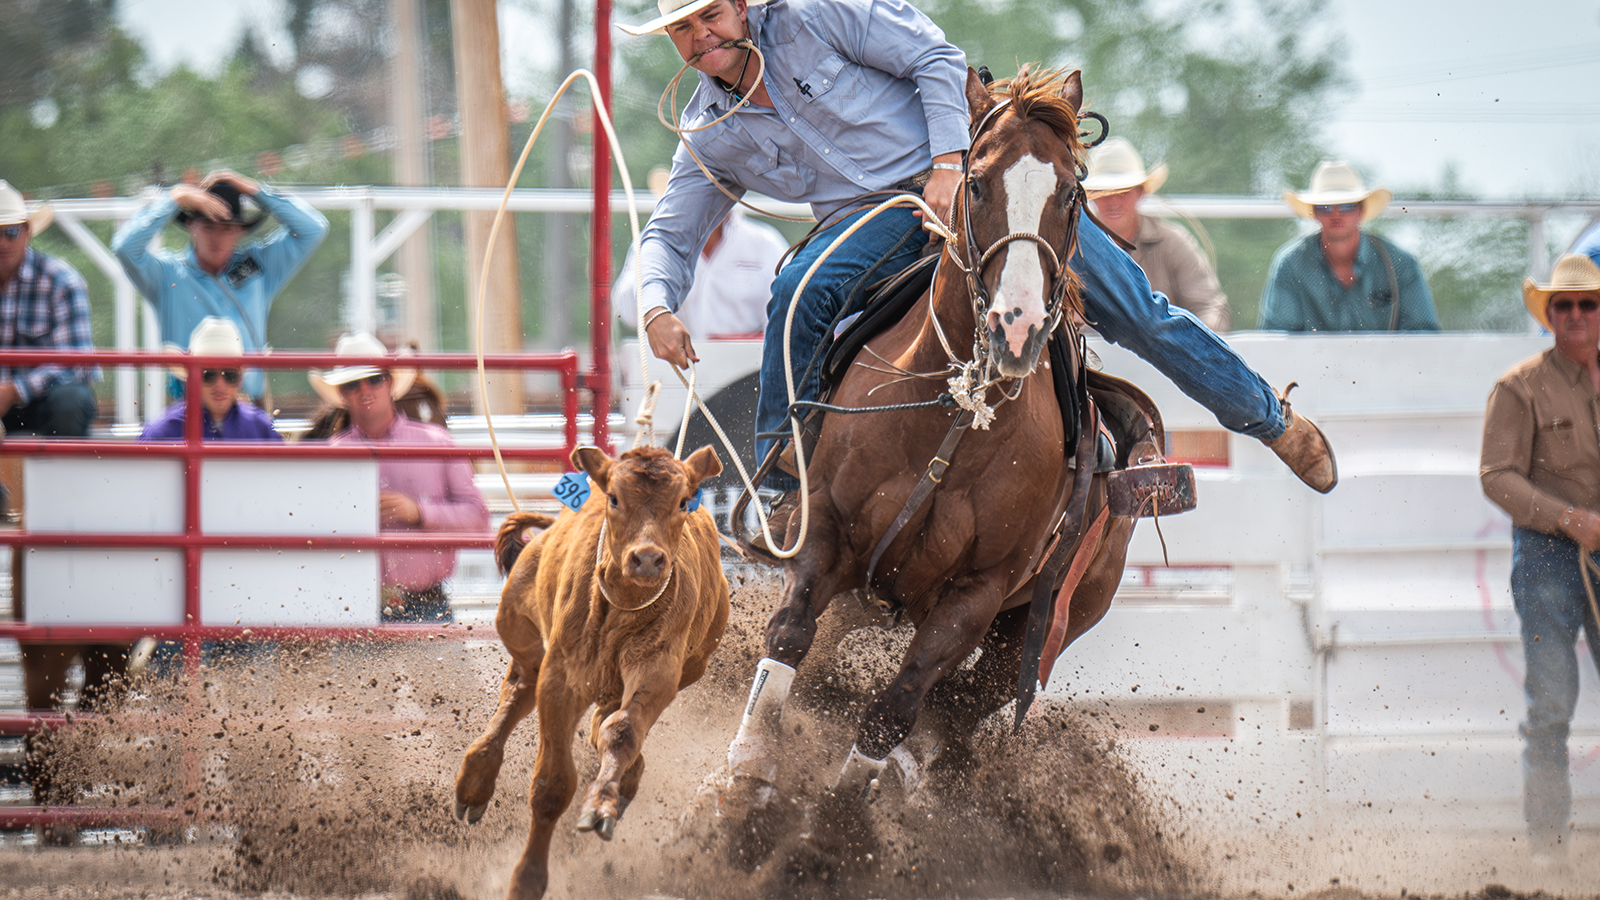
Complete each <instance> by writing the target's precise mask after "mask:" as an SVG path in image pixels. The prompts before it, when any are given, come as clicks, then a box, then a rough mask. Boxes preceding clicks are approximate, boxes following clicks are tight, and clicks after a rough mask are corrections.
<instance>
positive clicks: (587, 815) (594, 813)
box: [578, 809, 600, 831]
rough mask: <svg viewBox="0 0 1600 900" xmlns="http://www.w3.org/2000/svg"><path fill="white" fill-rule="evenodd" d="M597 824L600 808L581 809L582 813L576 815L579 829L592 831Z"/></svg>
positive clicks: (598, 822)
mask: <svg viewBox="0 0 1600 900" xmlns="http://www.w3.org/2000/svg"><path fill="white" fill-rule="evenodd" d="M598 824H600V810H598V809H586V810H584V811H583V815H581V816H579V817H578V830H579V831H593V830H594V827H595V826H596V825H598Z"/></svg>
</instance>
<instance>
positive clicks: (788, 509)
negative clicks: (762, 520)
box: [750, 491, 800, 558]
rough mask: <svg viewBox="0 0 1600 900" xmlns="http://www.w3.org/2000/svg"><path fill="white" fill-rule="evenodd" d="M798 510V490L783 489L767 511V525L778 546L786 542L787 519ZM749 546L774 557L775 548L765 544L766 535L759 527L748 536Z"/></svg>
mask: <svg viewBox="0 0 1600 900" xmlns="http://www.w3.org/2000/svg"><path fill="white" fill-rule="evenodd" d="M799 511H800V492H799V491H784V492H783V496H781V497H779V498H778V502H777V503H774V504H773V505H772V511H771V512H769V513H767V527H768V528H769V529H771V531H772V539H773V540H775V541H777V542H778V547H780V548H781V547H785V546H787V544H788V541H787V536H788V534H789V520H790V519H792V518H794V515H795V513H798V512H799ZM750 546H751V547H752V548H753V549H755V550H756V551H758V552H760V553H763V554H766V555H769V556H772V557H774V558H776V556H777V554H776V552H775V548H773V547H769V546H767V538H766V535H764V534H762V533H761V531H760V530H759V529H757V530H756V532H755V533H754V534H752V535H751V536H750Z"/></svg>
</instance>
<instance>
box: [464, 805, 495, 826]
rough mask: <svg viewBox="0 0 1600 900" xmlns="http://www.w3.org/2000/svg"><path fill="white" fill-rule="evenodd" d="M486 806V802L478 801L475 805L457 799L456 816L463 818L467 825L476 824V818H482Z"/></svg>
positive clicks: (487, 806)
mask: <svg viewBox="0 0 1600 900" xmlns="http://www.w3.org/2000/svg"><path fill="white" fill-rule="evenodd" d="M488 808H489V804H487V803H479V804H477V805H475V806H468V805H467V804H465V803H462V802H461V801H460V800H457V801H456V818H458V819H462V820H465V821H466V823H467V824H468V825H476V824H478V820H479V819H481V818H483V813H484V810H486V809H488Z"/></svg>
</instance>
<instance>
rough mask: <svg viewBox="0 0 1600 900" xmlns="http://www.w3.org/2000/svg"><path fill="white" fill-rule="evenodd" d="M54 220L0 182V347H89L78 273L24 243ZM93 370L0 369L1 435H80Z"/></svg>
mask: <svg viewBox="0 0 1600 900" xmlns="http://www.w3.org/2000/svg"><path fill="white" fill-rule="evenodd" d="M54 217H55V213H54V211H53V210H52V209H51V208H50V205H49V204H48V203H44V204H38V205H36V206H34V207H33V208H31V209H30V208H28V205H27V204H26V203H25V202H24V201H23V198H22V194H21V193H20V192H19V191H18V190H17V189H16V188H14V187H12V186H11V185H10V184H7V183H6V182H5V181H0V349H7V350H93V349H94V336H93V334H92V332H91V331H90V328H89V289H88V287H87V285H86V284H85V283H84V280H83V276H82V275H79V274H78V271H77V270H76V269H74V268H72V266H70V265H67V263H65V262H64V261H62V260H60V259H57V258H56V257H54V256H50V255H49V254H46V253H42V252H40V251H39V250H38V249H37V248H35V247H33V246H32V245H31V242H32V240H33V238H34V237H35V236H36V235H38V234H39V233H40V232H42V231H44V230H45V229H46V228H49V227H50V223H51V221H52V220H53V219H54ZM97 374H98V373H97V371H96V370H95V369H94V368H92V367H83V366H71V367H69V366H62V365H60V364H58V363H48V364H45V365H38V366H27V367H22V368H11V367H0V423H3V424H4V425H5V433H7V434H14V435H20V434H31V435H39V436H43V437H87V436H88V434H89V424H90V423H91V422H93V421H94V416H95V400H94V390H93V388H91V387H90V385H91V384H92V383H93V381H94V380H95V378H96V377H97ZM3 505H4V503H3V501H0V506H3Z"/></svg>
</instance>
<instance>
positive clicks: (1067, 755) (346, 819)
mask: <svg viewBox="0 0 1600 900" xmlns="http://www.w3.org/2000/svg"><path fill="white" fill-rule="evenodd" d="M730 583H731V585H732V587H733V591H734V596H733V602H734V615H733V619H732V621H731V622H730V625H729V630H728V634H727V636H726V638H725V639H724V643H723V647H722V649H721V650H720V651H719V652H718V654H717V656H716V657H715V659H714V660H713V663H712V666H711V668H710V670H709V671H708V672H707V674H706V677H705V678H704V679H703V680H702V681H701V682H700V683H699V684H697V685H695V686H693V687H691V688H689V689H688V690H687V691H685V692H684V693H683V694H682V695H680V696H679V698H678V700H677V701H676V702H675V703H674V705H673V706H672V707H670V708H669V709H668V710H667V712H666V714H665V715H664V716H663V717H662V719H661V721H660V722H659V723H658V725H657V726H656V728H655V729H654V730H653V731H652V732H651V734H650V736H649V738H648V740H647V741H646V743H645V757H646V760H647V765H646V770H645V775H644V782H643V786H642V788H641V790H640V793H639V796H638V798H637V799H636V801H635V802H634V803H633V804H632V805H631V806H630V807H629V808H628V811H627V814H626V816H624V818H623V819H622V821H621V822H620V823H619V825H618V828H617V833H616V839H615V840H614V841H612V842H609V843H606V842H603V841H601V840H599V839H598V838H596V837H595V836H594V835H592V834H579V833H577V832H576V831H575V829H574V828H572V827H570V825H571V823H572V821H573V820H575V817H576V810H577V806H578V804H577V803H574V804H573V805H572V807H570V808H569V810H568V814H567V816H568V817H567V819H566V820H565V824H566V827H563V828H562V829H560V830H559V831H558V832H557V836H556V840H555V843H554V845H553V847H552V850H551V856H550V858H551V869H552V871H551V884H550V891H549V896H551V897H558V898H563V897H564V898H579V897H582V898H609V897H615V898H643V897H656V898H661V897H683V898H689V897H694V898H700V897H708V898H716V897H727V898H757V897H773V898H776V897H786V898H787V897H794V898H813V897H815V898H833V897H838V898H886V900H887V898H895V900H912V898H969V897H970V898H1001V897H1010V898H1045V897H1051V898H1056V897H1064V896H1072V897H1105V898H1121V897H1126V898H1154V897H1222V896H1241V897H1243V896H1253V897H1262V896H1267V897H1284V898H1298V897H1312V898H1315V900H1357V898H1360V897H1367V896H1383V897H1407V898H1409V897H1411V896H1425V895H1426V894H1427V893H1428V892H1430V891H1442V892H1445V893H1448V894H1449V895H1451V896H1460V897H1466V896H1472V897H1474V898H1475V900H1511V898H1512V897H1514V896H1519V897H1520V896H1524V894H1518V893H1517V890H1522V889H1523V888H1524V885H1525V884H1526V883H1527V879H1526V878H1524V879H1522V881H1520V882H1519V880H1518V879H1519V877H1520V876H1519V873H1518V872H1516V871H1510V870H1504V869H1502V868H1499V867H1496V866H1495V865H1494V864H1493V860H1494V859H1496V858H1499V857H1502V856H1505V854H1503V853H1501V850H1502V849H1503V848H1499V847H1498V846H1489V845H1487V844H1484V843H1483V842H1481V841H1479V842H1477V843H1474V842H1473V841H1466V842H1461V841H1455V842H1451V841H1447V840H1442V839H1440V838H1439V837H1434V836H1430V835H1426V834H1417V833H1414V832H1410V831H1408V830H1407V829H1404V828H1393V827H1391V828H1387V829H1385V828H1384V827H1381V826H1382V823H1374V822H1372V821H1369V820H1362V821H1360V822H1356V823H1354V824H1352V825H1350V826H1349V827H1345V826H1343V825H1340V824H1338V823H1333V824H1330V823H1328V822H1326V821H1324V822H1321V823H1319V824H1318V825H1316V826H1314V827H1313V826H1310V825H1305V826H1297V825H1296V821H1297V820H1294V819H1289V818H1288V817H1287V815H1279V814H1278V812H1281V811H1278V810H1276V809H1274V810H1267V811H1265V812H1264V813H1263V815H1261V816H1257V817H1256V818H1257V819H1259V822H1258V824H1257V825H1256V826H1255V830H1254V831H1252V830H1249V829H1246V830H1240V829H1238V828H1237V827H1233V826H1231V825H1225V824H1224V823H1223V820H1221V819H1218V818H1216V817H1215V816H1213V815H1211V814H1210V813H1209V812H1208V810H1207V809H1205V808H1200V807H1194V806H1192V805H1191V807H1190V808H1185V807H1184V806H1183V805H1181V804H1180V803H1179V802H1177V801H1175V800H1173V799H1170V795H1169V792H1168V791H1167V790H1166V789H1165V787H1166V782H1165V781H1164V780H1163V779H1168V778H1172V777H1180V776H1181V772H1182V770H1183V766H1182V765H1180V764H1179V763H1180V759H1179V758H1178V757H1176V756H1175V757H1174V758H1173V759H1172V760H1171V761H1170V763H1171V765H1170V767H1169V765H1168V761H1167V760H1159V761H1157V760H1155V758H1154V757H1152V756H1151V755H1150V754H1149V753H1148V752H1143V751H1135V750H1130V749H1129V744H1128V742H1127V741H1126V740H1125V739H1124V736H1125V735H1126V734H1127V733H1128V732H1127V731H1126V730H1124V729H1123V728H1121V727H1120V726H1121V724H1122V723H1120V722H1117V721H1116V720H1115V718H1114V717H1113V716H1111V715H1109V714H1105V713H1097V714H1096V715H1093V716H1091V715H1089V714H1088V713H1087V712H1086V711H1085V710H1084V709H1083V708H1075V707H1072V706H1068V705H1064V704H1063V705H1054V706H1052V705H1046V704H1040V706H1039V708H1038V709H1037V711H1036V712H1035V714H1034V715H1031V716H1030V717H1029V718H1028V720H1027V721H1026V722H1025V724H1024V727H1023V729H1022V731H1021V732H1020V733H1019V734H1013V733H1012V730H1011V724H1010V716H1011V711H1010V708H1009V707H1008V708H1006V709H1004V710H1002V711H1001V713H1000V714H999V715H997V716H995V717H992V718H991V719H990V720H989V721H987V722H986V723H985V724H984V726H983V727H982V728H980V730H979V731H978V733H977V734H975V735H974V736H973V737H972V738H971V740H970V741H969V742H968V744H967V745H966V746H965V747H941V746H937V745H936V744H935V743H934V742H933V739H932V738H930V737H929V735H928V734H926V733H925V730H919V732H918V733H917V734H914V735H913V737H912V738H911V739H910V740H908V742H907V749H909V750H910V751H911V753H912V755H913V757H914V758H915V759H916V761H917V767H916V771H915V774H914V777H910V778H908V777H907V776H906V775H905V774H903V773H902V770H901V768H900V767H898V766H896V765H891V766H890V767H889V769H888V770H887V771H886V772H885V775H884V777H883V778H882V779H881V780H880V782H881V786H880V789H879V790H878V791H877V793H876V794H875V796H874V797H873V798H872V800H871V802H870V803H869V804H868V805H867V806H866V807H865V808H858V807H856V806H854V805H853V804H839V803H837V802H834V801H832V800H831V799H830V798H829V797H828V794H827V791H826V790H825V787H826V786H827V785H829V784H831V783H832V780H833V777H834V775H835V774H836V773H837V770H838V767H839V765H840V764H841V763H842V761H843V758H844V756H845V754H846V752H847V751H848V749H849V747H850V744H851V742H852V740H853V737H854V733H855V724H856V721H857V719H858V717H859V715H860V712H861V709H862V706H863V704H864V703H865V702H866V700H867V699H868V697H869V696H870V692H871V691H872V690H874V689H875V687H876V686H878V685H881V684H882V683H884V681H885V680H886V679H887V678H888V677H890V676H891V675H892V673H893V672H894V670H895V668H896V667H897V666H898V663H899V657H900V652H901V650H902V649H903V647H904V643H905V641H906V639H907V638H908V636H909V630H908V629H903V628H902V629H897V630H894V631H890V632H885V631H883V630H881V629H879V628H867V629H863V630H858V631H855V632H854V633H852V634H850V635H849V636H848V637H846V638H845V639H844V640H843V641H841V642H839V643H838V646H837V649H830V648H828V647H827V646H826V645H829V644H832V643H833V639H832V638H831V637H830V638H825V639H819V646H818V648H817V649H816V650H814V651H813V654H812V657H811V658H810V659H808V661H807V664H806V665H805V666H803V667H802V670H801V675H800V677H799V678H798V679H797V681H796V689H795V694H794V696H793V697H792V698H791V700H790V703H789V706H788V709H787V710H786V713H785V719H784V723H785V731H786V732H787V733H788V734H789V735H790V744H789V746H787V747H785V748H784V750H785V756H786V760H785V765H784V768H783V774H782V775H781V776H780V777H781V779H782V783H781V785H780V787H781V789H782V794H781V796H782V797H783V798H784V799H783V801H782V802H780V803H779V804H778V806H777V811H776V812H775V813H774V814H773V815H772V817H771V818H770V819H769V820H768V824H770V825H772V826H773V827H772V829H771V834H773V835H775V837H774V838H773V839H771V840H769V841H766V842H765V843H760V844H759V845H756V846H754V847H752V844H751V842H750V840H749V839H748V836H747V835H746V834H744V833H743V832H742V831H741V829H740V828H739V827H738V825H737V824H736V823H733V822H732V821H731V820H730V819H722V818H719V817H718V816H717V814H716V795H717V788H718V786H719V779H718V778H717V774H718V773H719V772H720V771H721V770H722V767H723V766H724V763H725V757H726V753H727V746H728V742H729V740H730V739H731V737H732V735H733V733H734V731H735V729H736V728H737V725H738V718H739V714H740V711H741V708H742V705H743V700H744V697H745V692H746V691H747V689H748V684H749V678H750V673H751V672H752V671H753V668H754V665H755V662H756V660H757V659H759V657H760V656H761V655H762V637H761V636H762V632H763V628H764V624H765V621H766V618H767V616H768V615H769V614H770V612H771V610H772V609H773V607H774V606H775V604H776V602H777V597H778V579H777V577H776V576H775V575H774V574H772V573H770V572H768V571H767V570H760V569H744V568H740V569H738V570H736V571H735V572H734V573H733V575H732V577H731V578H730ZM854 605H855V601H854V600H853V599H851V598H850V597H841V598H839V599H838V600H837V601H836V602H835V606H836V607H838V609H839V612H840V613H841V614H843V618H846V619H847V618H850V617H851V616H853V615H856V613H855V611H854V610H853V607H854ZM830 616H834V613H831V612H830ZM824 631H825V632H826V631H827V629H826V628H825V629H824ZM504 665H505V656H504V654H503V652H502V651H501V649H500V647H499V645H498V643H497V642H494V641H479V640H471V639H469V640H467V641H462V640H460V639H459V638H450V639H443V638H435V639H431V640H427V641H422V642H418V643H415V644H409V645H384V646H373V645H360V646H356V645H343V646H332V647H329V646H321V645H319V646H298V645H292V644H282V645H277V646H273V647H259V648H253V649H251V650H250V651H247V652H246V651H239V650H237V649H236V650H235V651H233V652H224V653H221V654H219V655H218V656H217V658H215V659H211V660H208V662H207V664H206V665H205V666H204V667H203V668H202V670H201V672H200V674H199V676H198V677H197V678H196V679H194V680H193V681H189V680H185V679H182V678H178V677H176V676H172V675H169V676H168V677H166V678H145V679H142V680H141V681H139V682H137V683H135V684H134V685H132V686H131V688H130V690H129V691H128V696H127V699H126V701H125V703H124V704H123V706H122V708H121V710H120V711H118V712H116V713H114V714H111V715H109V716H105V717H101V718H94V719H90V720H87V721H84V722H80V723H79V724H77V725H76V726H75V727H73V728H70V729H67V730H65V731H63V732H61V733H58V734H55V735H51V736H50V737H49V738H48V742H49V744H48V745H49V748H50V750H51V754H50V759H51V764H50V767H49V770H48V771H49V775H50V777H51V780H52V782H53V783H54V784H55V789H56V790H57V791H58V792H60V793H61V796H67V795H69V794H70V795H74V796H75V799H76V801H77V802H78V803H79V804H83V805H95V806H114V807H137V808H139V809H141V810H144V811H148V812H152V813H155V814H156V815H157V816H158V817H159V816H165V817H167V818H164V819H158V821H157V822H156V824H153V825H151V826H150V827H149V828H148V829H139V830H122V831H116V832H106V833H105V834H109V835H110V837H109V838H108V840H107V842H106V843H102V844H100V845H98V846H80V847H77V848H72V849H63V848H43V847H35V846H21V845H19V844H20V842H19V841H18V840H16V839H15V837H14V836H7V837H6V838H5V840H4V841H3V842H0V898H9V897H30V898H31V897H52V898H55V897H59V898H78V897H110V898H122V897H218V898H231V897H237V896H265V897H275V896H288V895H293V896H337V897H355V896H360V897H393V898H405V900H454V898H462V900H480V898H481V900H489V898H499V897H501V896H503V895H504V892H505V890H506V886H507V883H508V880H509V875H510V871H511V868H512V866H513V865H514V863H515V861H516V859H517V858H518V857H519V856H520V854H521V851H522V846H523V841H524V839H525V837H526V833H527V824H528V812H527V801H526V797H527V792H528V788H529V779H530V774H531V769H532V764H533V735H534V732H535V725H534V722H533V720H532V719H531V718H530V720H528V721H527V722H525V723H524V724H523V725H522V726H520V728H519V730H518V732H517V736H516V737H514V738H513V739H512V741H511V742H510V743H509V744H508V745H507V754H506V761H505V764H504V767H503V769H502V772H501V775H500V779H499V783H498V787H497V791H496V795H495V799H494V801H493V802H492V803H491V805H490V808H489V810H488V812H487V814H486V815H485V816H484V818H483V820H482V821H480V822H479V823H477V824H475V825H471V826H468V825H464V824H462V823H459V822H457V821H456V820H455V819H454V818H453V817H452V815H451V811H452V807H453V803H454V800H453V797H454V794H453V790H454V778H455V772H456V768H457V766H458V765H459V762H460V755H461V753H462V751H463V750H464V749H465V747H466V745H467V744H468V743H469V742H470V741H471V740H472V739H473V738H474V737H476V736H477V734H478V733H479V732H480V731H481V730H482V728H483V727H484V726H485V724H486V722H487V720H488V719H489V717H490V715H491V714H492V713H493V705H494V703H495V699H496V696H497V691H498V686H499V679H500V676H501V674H502V673H503V667H504ZM584 729H585V730H584V731H583V732H582V733H580V734H576V735H574V741H575V745H576V747H577V758H578V765H579V772H580V779H582V781H581V784H586V783H587V781H586V779H587V778H589V777H592V775H593V773H594V770H595V767H596V760H595V757H594V753H593V751H592V750H591V749H590V748H589V747H588V744H587V740H586V739H587V732H586V729H587V722H585V726H584ZM186 748H187V752H186ZM1165 752H1168V753H1174V754H1175V753H1181V752H1182V749H1181V745H1179V746H1175V747H1174V748H1171V749H1169V750H1167V751H1165ZM1193 756H1194V753H1193V751H1191V752H1190V753H1189V759H1187V760H1182V762H1184V763H1187V764H1189V765H1203V764H1204V763H1203V761H1199V762H1197V761H1195V760H1194V759H1193ZM581 790H582V788H581V787H580V796H581ZM1230 821H1231V820H1230ZM1581 846H1582V845H1580V848H1581ZM1573 858H1574V860H1579V859H1582V858H1583V857H1582V856H1581V855H1580V854H1577V853H1575V854H1574V857H1573ZM1329 873H1332V874H1331V875H1330V874H1329ZM1593 874H1594V873H1593V872H1587V871H1585V872H1581V873H1570V872H1569V873H1567V877H1568V879H1569V880H1567V881H1559V880H1558V881H1556V882H1547V883H1549V884H1550V885H1551V886H1553V887H1558V888H1561V889H1564V890H1565V891H1566V892H1567V893H1569V894H1572V895H1578V894H1590V893H1594V889H1593V888H1592V887H1591V885H1593V884H1594V883H1595V881H1594V879H1593V878H1592V875H1593ZM1584 875H1587V876H1589V877H1587V878H1585V877H1582V876H1584ZM1505 885H1511V886H1510V887H1507V886H1505ZM1402 890H1404V893H1402ZM1530 895H1531V894H1530Z"/></svg>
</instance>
